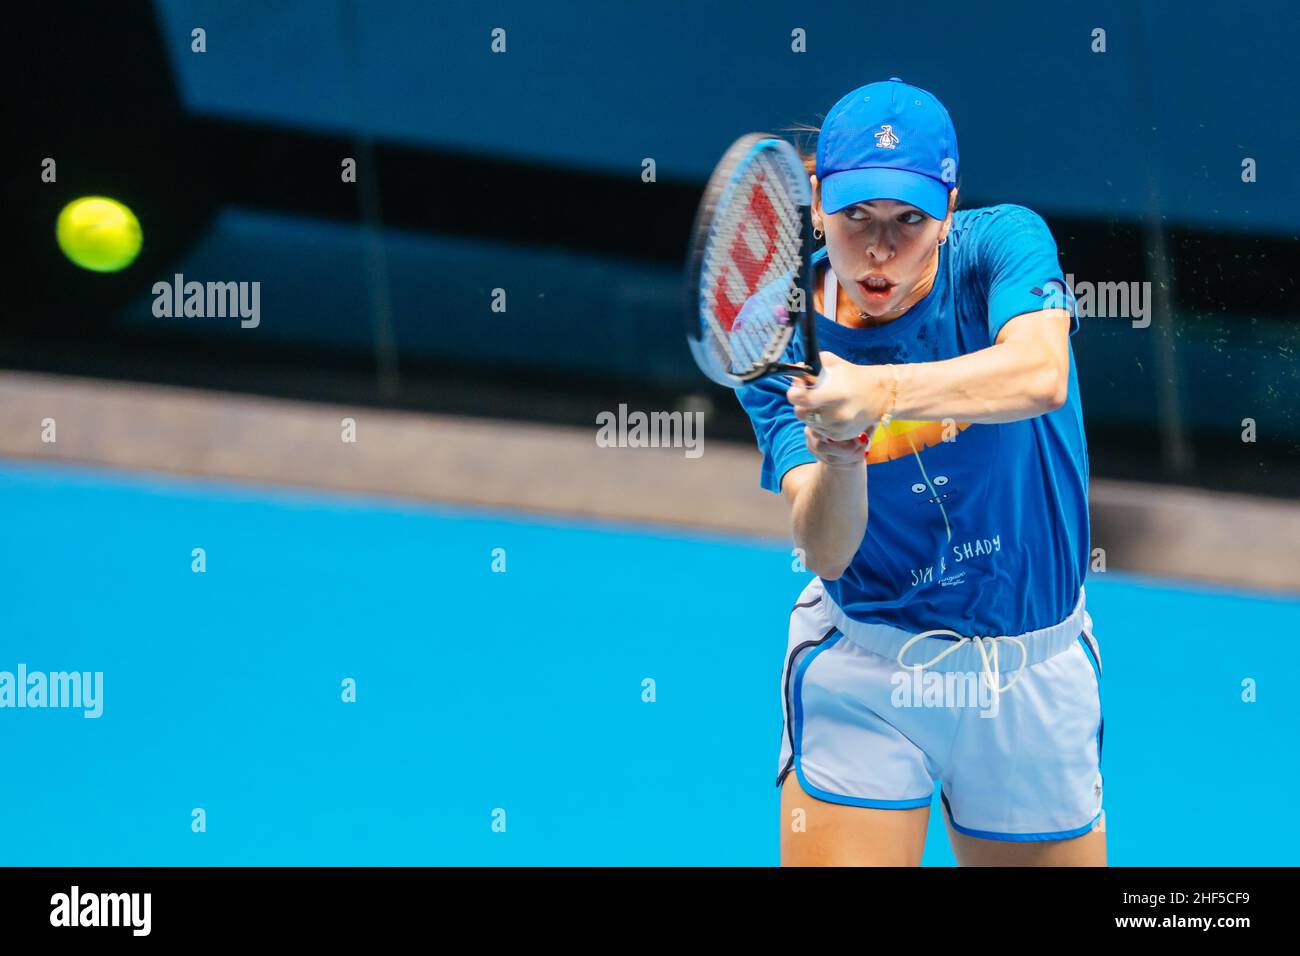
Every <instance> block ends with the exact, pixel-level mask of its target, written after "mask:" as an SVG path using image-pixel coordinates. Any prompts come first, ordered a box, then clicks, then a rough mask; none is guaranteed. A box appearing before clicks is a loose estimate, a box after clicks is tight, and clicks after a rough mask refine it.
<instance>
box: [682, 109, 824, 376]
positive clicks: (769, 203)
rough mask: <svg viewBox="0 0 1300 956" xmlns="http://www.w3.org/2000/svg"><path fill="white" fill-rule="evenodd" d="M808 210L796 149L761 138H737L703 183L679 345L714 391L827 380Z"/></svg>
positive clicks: (805, 178)
mask: <svg viewBox="0 0 1300 956" xmlns="http://www.w3.org/2000/svg"><path fill="white" fill-rule="evenodd" d="M811 205H812V187H811V185H810V183H809V182H808V173H807V171H806V170H805V169H804V165H803V161H802V160H801V159H800V158H799V154H798V152H796V151H795V148H794V147H793V146H791V145H790V144H789V143H788V142H786V141H785V140H783V139H781V138H779V137H776V136H772V135H770V134H767V133H749V134H748V135H746V136H742V137H741V138H740V139H738V140H736V142H735V143H733V144H732V145H731V147H730V148H729V149H728V150H727V151H726V153H725V154H723V157H722V159H721V161H719V163H718V165H717V167H716V168H715V169H714V170H713V175H712V176H710V177H709V183H708V185H707V186H706V187H705V189H704V196H703V197H702V198H701V199H700V206H699V210H698V211H697V212H696V214H695V227H694V231H693V233H692V236H691V247H690V254H689V256H688V259H687V276H686V290H687V307H686V340H687V342H688V343H689V344H690V347H691V354H692V355H693V356H694V357H695V362H696V364H697V365H699V367H700V370H701V371H702V372H704V374H705V375H707V376H708V377H709V378H711V379H712V380H713V381H715V382H717V383H718V384H720V385H727V386H729V387H731V388H737V387H739V386H741V385H744V384H746V383H748V382H753V381H756V380H758V379H760V378H764V377H765V376H769V375H797V376H801V377H804V378H811V379H813V380H814V381H815V382H816V381H825V376H824V375H822V368H821V363H820V361H819V360H818V352H817V333H816V327H815V324H814V323H815V319H814V315H813V307H812V288H811V284H810V281H809V280H810V276H809V273H810V268H809V264H808V259H809V257H810V256H811V254H812V251H813V237H812V223H811V215H810V210H811ZM792 346H793V347H792ZM819 377H820V378H819Z"/></svg>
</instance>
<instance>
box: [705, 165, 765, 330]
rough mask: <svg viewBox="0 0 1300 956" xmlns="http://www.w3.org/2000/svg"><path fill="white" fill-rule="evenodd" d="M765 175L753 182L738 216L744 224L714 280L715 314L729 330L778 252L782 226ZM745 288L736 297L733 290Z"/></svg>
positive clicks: (739, 220) (733, 239)
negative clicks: (740, 294) (778, 240)
mask: <svg viewBox="0 0 1300 956" xmlns="http://www.w3.org/2000/svg"><path fill="white" fill-rule="evenodd" d="M765 178H766V177H765V175H764V174H763V173H759V174H758V175H757V176H756V177H755V178H754V182H753V183H751V184H750V186H749V196H748V197H747V198H746V200H745V207H744V211H743V212H742V213H741V215H739V216H738V217H737V221H738V222H739V223H740V226H739V228H738V229H737V230H736V234H735V236H733V237H732V240H731V246H730V247H729V248H728V249H727V261H726V262H725V263H723V264H722V266H721V268H720V269H719V275H718V281H717V282H716V283H715V284H714V291H713V314H714V315H716V316H717V317H718V321H719V322H720V323H721V324H722V327H723V328H724V329H726V330H727V331H728V332H730V331H731V328H732V326H733V325H734V324H735V321H736V316H737V315H739V314H740V310H741V309H742V308H743V307H744V305H745V302H746V301H748V299H749V297H750V296H751V295H753V294H754V293H755V292H756V291H757V290H758V286H759V282H760V281H761V280H762V278H763V274H764V273H765V272H767V269H768V266H769V265H771V263H772V257H773V256H774V255H776V248H777V237H778V235H779V234H780V227H779V226H778V224H777V215H776V210H775V209H774V208H773V207H772V202H771V200H769V199H768V198H767V191H766V190H765V189H763V180H764V179H765ZM736 276H739V277H740V280H741V281H740V282H736V281H735V277H736ZM742 288H743V290H744V294H743V295H742V296H741V298H740V300H739V301H736V300H735V299H733V298H732V297H731V295H730V294H729V293H731V292H733V291H737V290H739V289H742Z"/></svg>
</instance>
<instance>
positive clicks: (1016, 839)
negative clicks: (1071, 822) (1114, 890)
mask: <svg viewBox="0 0 1300 956" xmlns="http://www.w3.org/2000/svg"><path fill="white" fill-rule="evenodd" d="M939 797H940V799H942V800H943V809H944V810H945V811H946V812H947V814H948V822H949V823H950V824H952V828H953V829H954V830H956V831H957V832H958V833H962V834H965V835H966V836H972V837H979V838H980V839H982V840H1001V841H1002V842H1003V843H1037V842H1039V841H1042V840H1071V839H1073V838H1074V837H1080V836H1083V835H1084V834H1085V833H1087V832H1088V831H1089V830H1091V829H1092V828H1093V827H1094V826H1096V825H1097V821H1098V820H1100V819H1101V815H1102V813H1103V812H1104V811H1102V810H1098V811H1097V815H1096V816H1095V817H1093V818H1092V820H1090V821H1089V822H1088V823H1085V824H1084V825H1083V826H1081V827H1075V828H1074V829H1073V830H1057V831H1055V832H1053V833H998V832H996V831H994V830H972V829H971V828H970V827H964V826H962V825H961V824H960V823H958V822H957V821H956V820H954V819H953V818H952V806H951V805H950V804H949V803H948V794H946V793H944V792H943V791H942V790H940V791H939Z"/></svg>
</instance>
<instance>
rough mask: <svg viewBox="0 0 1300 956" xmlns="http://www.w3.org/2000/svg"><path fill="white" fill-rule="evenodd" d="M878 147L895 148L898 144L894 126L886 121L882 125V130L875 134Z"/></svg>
mask: <svg viewBox="0 0 1300 956" xmlns="http://www.w3.org/2000/svg"><path fill="white" fill-rule="evenodd" d="M875 137H876V149H893V148H894V147H895V146H897V145H898V137H897V136H895V135H894V127H892V126H890V125H889V124H888V123H886V124H885V125H884V126H882V127H880V132H879V133H876V134H875Z"/></svg>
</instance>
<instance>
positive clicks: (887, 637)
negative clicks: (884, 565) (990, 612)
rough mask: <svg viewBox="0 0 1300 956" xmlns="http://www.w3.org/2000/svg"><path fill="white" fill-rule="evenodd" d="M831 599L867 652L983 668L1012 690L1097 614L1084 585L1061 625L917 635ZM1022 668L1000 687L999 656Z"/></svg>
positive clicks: (834, 612)
mask: <svg viewBox="0 0 1300 956" xmlns="http://www.w3.org/2000/svg"><path fill="white" fill-rule="evenodd" d="M824 597H825V600H826V616H827V618H829V620H830V622H831V623H832V624H834V625H835V626H836V627H837V628H839V629H840V631H841V632H842V633H843V634H844V636H845V638H847V639H848V640H850V641H852V642H853V643H854V644H856V645H858V646H859V647H861V648H862V649H863V650H865V651H870V652H871V653H873V654H879V655H880V656H882V657H887V658H889V659H891V660H896V661H898V663H899V666H900V667H902V668H906V669H909V670H910V669H912V668H920V669H928V670H934V671H961V672H970V671H983V672H984V673H985V674H987V675H988V676H989V677H990V678H991V679H992V682H993V685H994V686H995V687H997V689H998V690H1009V689H1010V688H1011V685H1012V684H1014V683H1015V682H1016V681H1017V680H1018V679H1019V678H1020V672H1021V671H1023V670H1024V668H1026V667H1028V666H1030V665H1032V664H1037V663H1038V662H1039V661H1045V660H1047V659H1048V658H1049V657H1054V656H1055V655H1057V654H1059V653H1061V652H1062V651H1064V650H1065V649H1066V648H1068V647H1069V646H1070V645H1071V644H1072V643H1074V641H1075V640H1076V639H1077V638H1078V636H1079V635H1080V634H1081V633H1086V634H1088V635H1089V637H1091V635H1092V618H1091V617H1090V616H1089V614H1088V611H1087V609H1086V607H1085V604H1084V591H1083V588H1082V587H1080V588H1079V601H1078V603H1077V604H1076V605H1075V607H1074V610H1073V611H1071V612H1070V614H1069V616H1068V617H1066V619H1065V620H1063V621H1061V622H1060V623H1059V624H1053V625H1052V626H1050V627H1043V628H1039V629H1038V630H1036V631H1026V632H1025V633H1024V634H1017V635H1014V636H1010V635H1005V634H1000V635H992V636H985V635H971V636H967V635H963V634H958V633H957V632H956V631H951V630H948V629H947V628H936V629H934V630H931V631H922V632H920V633H913V632H911V631H905V630H903V629H902V628H898V627H893V626H891V625H888V624H866V623H864V622H862V621H856V620H854V619H853V618H851V617H849V616H848V615H847V614H845V613H844V611H843V610H842V609H841V608H840V607H839V605H837V604H836V603H835V602H834V601H832V600H831V598H830V595H829V594H826V595H824ZM1003 655H1005V662H1006V663H1008V664H1010V665H1011V666H1012V667H1013V668H1015V670H1016V675H1015V677H1013V678H1012V679H1011V681H1010V683H1008V684H1007V685H1006V686H1005V687H1000V686H998V676H997V675H998V671H999V666H998V664H999V657H1000V656H1003Z"/></svg>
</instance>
